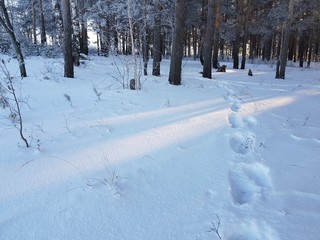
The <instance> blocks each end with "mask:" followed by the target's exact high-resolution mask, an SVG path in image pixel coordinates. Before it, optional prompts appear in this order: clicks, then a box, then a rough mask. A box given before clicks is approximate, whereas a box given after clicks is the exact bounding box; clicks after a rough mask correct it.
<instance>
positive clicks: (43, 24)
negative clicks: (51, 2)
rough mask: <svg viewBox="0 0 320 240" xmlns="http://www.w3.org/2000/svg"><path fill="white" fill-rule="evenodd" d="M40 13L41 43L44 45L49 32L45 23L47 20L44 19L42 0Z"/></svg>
mask: <svg viewBox="0 0 320 240" xmlns="http://www.w3.org/2000/svg"><path fill="white" fill-rule="evenodd" d="M39 14H40V36H41V44H42V45H44V44H46V43H47V34H46V25H45V21H44V14H43V6H42V0H39Z"/></svg>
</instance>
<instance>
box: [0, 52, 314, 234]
mask: <svg viewBox="0 0 320 240" xmlns="http://www.w3.org/2000/svg"><path fill="white" fill-rule="evenodd" d="M1 58H3V59H5V60H6V61H7V59H8V58H9V57H7V56H3V55H2V56H1ZM120 58H121V57H115V58H112V57H110V58H100V57H92V58H91V60H88V61H85V62H84V64H83V65H81V67H80V68H76V69H75V71H76V74H75V75H76V78H75V79H65V78H63V77H61V76H62V75H63V61H62V60H61V59H58V60H57V59H45V58H41V57H37V58H35V57H33V58H28V59H27V60H26V66H27V71H28V74H29V77H28V78H26V79H23V80H22V81H20V80H19V78H17V79H16V80H15V81H16V82H17V89H19V92H21V98H22V99H23V100H24V102H25V104H24V105H23V109H22V115H23V123H24V134H25V136H26V137H27V139H28V141H30V142H31V145H32V146H31V147H30V148H26V147H25V146H24V143H23V141H22V140H21V139H20V138H19V132H18V130H17V129H16V128H15V127H14V126H13V124H12V122H10V121H9V120H8V119H7V118H6V117H7V116H8V111H7V110H2V109H1V111H0V136H1V137H0V149H1V153H0V156H1V157H0V213H1V214H0V239H1V240H7V239H15V240H17V239H23V240H34V239H37V240H39V239H45V240H49V239H68V240H72V239H75V240H79V239H84V240H88V239H90V240H91V239H94V240H96V239H97V240H98V239H114V240H142V239H146V240H151V239H152V240H164V239H166V240H169V239H172V240H181V239H183V240H187V239H190V240H209V239H210V240H211V239H229V240H254V239H259V240H278V239H279V240H280V239H281V240H285V239H287V240H292V239H296V240H301V239H308V240H317V239H320V178H319V175H318V174H319V167H320V158H319V155H320V74H319V73H320V70H319V68H318V69H317V67H316V65H315V66H312V67H311V68H309V69H301V68H297V67H290V66H289V67H288V68H287V74H286V80H277V79H275V78H274V75H275V69H274V68H275V66H270V65H263V64H255V65H247V68H251V69H252V70H253V76H252V77H249V76H248V75H247V71H248V70H233V69H231V64H230V63H226V64H227V65H228V67H227V73H214V74H213V76H214V79H213V80H209V79H203V78H202V77H201V74H199V72H200V71H201V70H202V69H201V65H200V63H199V62H194V61H191V60H190V61H184V63H183V70H182V71H183V85H182V86H172V85H170V84H168V81H167V79H168V66H169V60H163V62H162V65H161V67H162V69H161V71H162V76H161V77H153V76H147V77H142V82H143V87H142V90H141V91H132V90H128V89H123V88H122V86H121V84H122V80H121V75H126V67H129V71H130V72H132V68H133V67H132V66H131V65H130V64H129V63H127V60H126V59H125V60H121V61H120ZM151 64H152V63H150V64H149V65H151ZM7 65H8V68H9V69H10V72H11V73H12V75H16V76H18V71H17V63H16V61H15V60H11V61H10V62H9V63H7ZM149 72H150V69H149ZM0 75H1V77H3V74H2V73H0ZM125 77H126V76H125ZM18 83H19V84H18ZM20 83H21V84H20ZM125 83H126V81H125Z"/></svg>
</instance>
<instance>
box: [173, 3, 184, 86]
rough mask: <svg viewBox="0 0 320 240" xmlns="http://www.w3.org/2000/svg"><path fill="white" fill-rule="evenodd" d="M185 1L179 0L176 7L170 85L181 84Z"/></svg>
mask: <svg viewBox="0 0 320 240" xmlns="http://www.w3.org/2000/svg"><path fill="white" fill-rule="evenodd" d="M184 14H185V0H177V1H176V5H175V26H174V31H173V42H172V54H171V61H170V71H169V83H170V84H173V85H180V84H181V66H182V57H183V35H184Z"/></svg>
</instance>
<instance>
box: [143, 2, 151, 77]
mask: <svg viewBox="0 0 320 240" xmlns="http://www.w3.org/2000/svg"><path fill="white" fill-rule="evenodd" d="M143 4H144V5H143V16H144V18H143V28H144V29H143V36H142V37H143V39H142V55H143V75H144V76H147V75H148V62H149V41H148V40H149V37H148V35H149V28H148V23H147V16H148V13H147V3H146V0H144V2H143Z"/></svg>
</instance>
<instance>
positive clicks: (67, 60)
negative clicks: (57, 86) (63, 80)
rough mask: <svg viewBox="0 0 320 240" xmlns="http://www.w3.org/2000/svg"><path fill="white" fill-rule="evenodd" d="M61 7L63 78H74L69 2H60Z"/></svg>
mask: <svg viewBox="0 0 320 240" xmlns="http://www.w3.org/2000/svg"><path fill="white" fill-rule="evenodd" d="M62 4H63V5H62V6H63V25H64V38H63V39H64V76H65V77H67V78H73V77H74V69H73V59H72V19H71V7H70V0H62Z"/></svg>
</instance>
